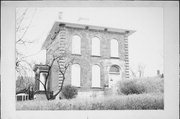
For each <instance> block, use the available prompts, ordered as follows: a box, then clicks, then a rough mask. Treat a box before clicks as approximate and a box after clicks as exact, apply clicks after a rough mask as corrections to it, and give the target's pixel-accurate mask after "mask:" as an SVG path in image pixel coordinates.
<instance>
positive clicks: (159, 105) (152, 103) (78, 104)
mask: <svg viewBox="0 0 180 119" xmlns="http://www.w3.org/2000/svg"><path fill="white" fill-rule="evenodd" d="M16 109H17V110H159V109H160V110H162V109H164V100H163V93H148V94H138V95H136V94H133V95H118V96H111V97H104V98H102V97H101V98H91V99H81V98H75V99H71V100H66V99H62V100H51V101H47V100H41V101H38V100H33V101H24V102H17V103H16Z"/></svg>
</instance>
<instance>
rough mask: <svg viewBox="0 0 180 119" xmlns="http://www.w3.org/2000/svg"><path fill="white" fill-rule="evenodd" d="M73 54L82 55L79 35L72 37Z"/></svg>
mask: <svg viewBox="0 0 180 119" xmlns="http://www.w3.org/2000/svg"><path fill="white" fill-rule="evenodd" d="M72 54H81V38H80V37H79V36H78V35H75V36H73V37H72Z"/></svg>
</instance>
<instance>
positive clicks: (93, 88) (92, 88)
mask: <svg viewBox="0 0 180 119" xmlns="http://www.w3.org/2000/svg"><path fill="white" fill-rule="evenodd" d="M91 89H102V87H91Z"/></svg>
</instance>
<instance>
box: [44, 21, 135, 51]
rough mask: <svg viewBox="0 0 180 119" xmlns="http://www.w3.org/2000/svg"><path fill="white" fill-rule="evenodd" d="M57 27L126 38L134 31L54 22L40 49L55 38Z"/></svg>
mask: <svg viewBox="0 0 180 119" xmlns="http://www.w3.org/2000/svg"><path fill="white" fill-rule="evenodd" d="M57 26H65V27H67V28H68V27H70V28H80V29H87V30H99V31H107V32H113V33H121V34H126V35H127V36H129V35H131V34H133V33H134V32H135V30H127V29H119V28H111V27H102V26H94V25H87V24H78V23H70V22H58V21H56V22H55V23H54V25H53V27H52V29H51V31H50V32H49V34H48V36H47V38H46V40H45V41H44V43H43V46H42V49H45V47H46V46H47V42H48V41H49V39H52V38H55V37H56V35H57V34H56V30H57Z"/></svg>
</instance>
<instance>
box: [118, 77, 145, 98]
mask: <svg viewBox="0 0 180 119" xmlns="http://www.w3.org/2000/svg"><path fill="white" fill-rule="evenodd" d="M144 92H145V87H144V86H143V85H140V84H138V83H136V81H134V80H127V81H123V82H120V84H119V89H118V94H121V93H123V94H125V95H129V94H142V93H144Z"/></svg>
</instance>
